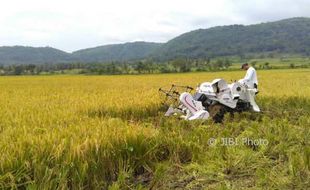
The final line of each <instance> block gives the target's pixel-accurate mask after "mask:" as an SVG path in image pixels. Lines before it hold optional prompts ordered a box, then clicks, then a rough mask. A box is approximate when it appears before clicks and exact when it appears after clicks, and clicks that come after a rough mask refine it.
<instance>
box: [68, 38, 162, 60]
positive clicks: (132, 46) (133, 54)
mask: <svg viewBox="0 0 310 190" xmlns="http://www.w3.org/2000/svg"><path fill="white" fill-rule="evenodd" d="M160 46H161V44H160V43H152V42H133V43H125V44H113V45H105V46H99V47H95V48H89V49H83V50H79V51H76V52H73V53H72V56H73V58H75V59H76V60H78V61H81V62H105V61H131V60H139V59H144V58H146V57H149V56H150V54H151V53H152V52H154V51H155V50H156V49H157V48H159V47H160Z"/></svg>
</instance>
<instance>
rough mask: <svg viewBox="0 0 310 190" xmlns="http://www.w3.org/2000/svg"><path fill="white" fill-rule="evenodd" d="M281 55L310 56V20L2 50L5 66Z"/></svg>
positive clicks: (0, 59) (290, 20) (2, 48)
mask: <svg viewBox="0 0 310 190" xmlns="http://www.w3.org/2000/svg"><path fill="white" fill-rule="evenodd" d="M263 52H278V53H292V54H295V53H296V54H305V55H310V18H307V17H294V18H289V19H283V20H279V21H273V22H264V23H259V24H251V25H240V24H234V25H225V26H215V27H211V28H207V29H197V30H193V31H190V32H186V33H183V34H181V35H179V36H177V37H175V38H173V39H171V40H169V41H167V42H166V43H156V42H144V41H137V42H127V43H121V44H108V45H103V46H97V47H92V48H86V49H81V50H77V51H74V52H72V53H68V52H65V51H62V50H59V49H56V48H52V47H31V46H1V47H0V64H30V63H33V64H40V63H50V64H52V63H70V62H83V63H88V62H111V61H138V60H142V59H153V60H156V61H167V60H172V59H176V58H193V59H195V58H206V57H218V56H234V55H242V54H251V53H263Z"/></svg>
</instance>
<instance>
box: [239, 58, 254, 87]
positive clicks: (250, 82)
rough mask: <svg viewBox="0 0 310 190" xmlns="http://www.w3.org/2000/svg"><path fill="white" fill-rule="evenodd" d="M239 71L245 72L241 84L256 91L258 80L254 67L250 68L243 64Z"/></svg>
mask: <svg viewBox="0 0 310 190" xmlns="http://www.w3.org/2000/svg"><path fill="white" fill-rule="evenodd" d="M241 69H243V70H245V71H246V74H245V77H244V78H243V79H242V81H243V83H244V84H246V85H247V86H248V87H249V88H256V89H257V86H258V80H257V75H256V70H255V69H254V67H251V66H250V65H249V64H248V63H244V64H243V65H242V66H241Z"/></svg>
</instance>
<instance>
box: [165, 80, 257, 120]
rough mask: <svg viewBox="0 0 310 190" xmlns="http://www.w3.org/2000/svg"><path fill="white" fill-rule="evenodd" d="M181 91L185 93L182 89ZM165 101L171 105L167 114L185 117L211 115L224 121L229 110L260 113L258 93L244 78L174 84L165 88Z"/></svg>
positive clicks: (214, 118) (191, 118) (193, 117)
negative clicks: (229, 82)
mask: <svg viewBox="0 0 310 190" xmlns="http://www.w3.org/2000/svg"><path fill="white" fill-rule="evenodd" d="M181 90H182V92H180V91H181ZM159 91H160V92H161V93H162V94H164V96H165V99H164V104H165V105H167V106H169V108H168V110H167V111H166V113H165V116H171V115H181V118H183V119H185V120H195V119H208V118H210V117H211V118H212V119H213V120H214V121H215V122H221V121H222V119H223V117H224V114H225V113H227V112H230V113H233V112H242V111H254V112H260V108H259V107H258V105H257V104H256V102H255V96H256V94H257V93H258V90H257V89H256V88H250V87H249V86H248V85H247V84H246V83H244V82H243V81H242V79H241V80H239V81H237V82H234V83H231V84H227V82H226V81H225V80H224V79H215V80H213V81H212V82H204V83H201V84H199V85H198V86H197V88H196V90H195V92H194V93H192V91H194V88H192V87H190V86H178V85H172V86H171V88H170V89H169V90H164V89H162V88H160V89H159Z"/></svg>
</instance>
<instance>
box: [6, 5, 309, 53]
mask: <svg viewBox="0 0 310 190" xmlns="http://www.w3.org/2000/svg"><path fill="white" fill-rule="evenodd" d="M290 17H310V0H84V1H82V0H7V1H2V2H1V5H0V46H11V45H27V46H35V47H38V46H51V47H55V48H58V49H61V50H64V51H67V52H71V51H75V50H78V49H82V48H88V47H95V46H99V45H105V44H111V43H123V42H133V41H153V42H166V41H168V40H170V39H172V38H173V37H176V36H177V35H179V34H182V33H184V32H188V31H191V30H195V29H198V28H209V27H212V26H218V25H228V24H253V23H261V22H266V21H275V20H279V19H284V18H290Z"/></svg>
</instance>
